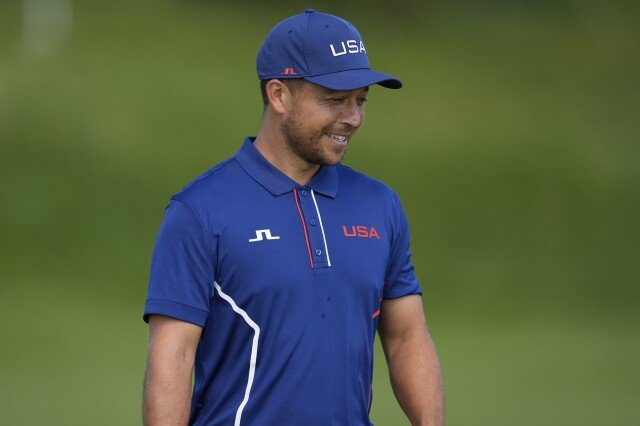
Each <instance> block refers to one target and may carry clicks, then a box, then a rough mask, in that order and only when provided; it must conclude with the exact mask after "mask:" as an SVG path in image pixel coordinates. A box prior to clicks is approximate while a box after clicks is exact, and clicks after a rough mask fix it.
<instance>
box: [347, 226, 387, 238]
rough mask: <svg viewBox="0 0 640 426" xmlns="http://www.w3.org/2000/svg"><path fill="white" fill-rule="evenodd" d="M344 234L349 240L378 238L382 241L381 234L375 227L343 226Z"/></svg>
mask: <svg viewBox="0 0 640 426" xmlns="http://www.w3.org/2000/svg"><path fill="white" fill-rule="evenodd" d="M342 233H343V234H344V236H345V237H347V238H377V239H380V234H378V231H377V230H376V228H375V227H373V226H371V227H369V226H365V225H351V226H347V225H342Z"/></svg>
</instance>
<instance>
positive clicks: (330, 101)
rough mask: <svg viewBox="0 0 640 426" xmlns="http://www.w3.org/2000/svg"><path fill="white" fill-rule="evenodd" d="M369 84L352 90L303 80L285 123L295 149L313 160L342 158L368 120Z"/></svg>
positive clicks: (287, 138) (329, 162) (324, 162)
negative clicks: (329, 87) (332, 88)
mask: <svg viewBox="0 0 640 426" xmlns="http://www.w3.org/2000/svg"><path fill="white" fill-rule="evenodd" d="M368 91H369V88H368V87H365V88H362V89H357V90H352V91H335V90H329V89H325V88H323V87H320V86H317V85H315V84H312V83H305V84H303V85H302V86H301V87H300V88H299V89H298V90H297V91H296V92H295V94H294V102H293V105H292V107H291V108H290V109H289V111H287V112H286V113H285V117H284V119H283V121H282V123H281V129H282V133H283V134H284V136H285V141H286V143H287V145H288V147H289V148H290V149H291V151H292V152H293V153H294V154H296V155H297V156H298V157H300V158H301V159H303V160H305V161H307V162H308V163H312V164H320V165H335V164H338V163H340V162H341V161H342V158H343V157H344V153H345V151H346V149H347V145H348V144H349V141H350V140H351V138H352V137H353V135H354V133H355V132H356V130H358V128H359V127H360V125H361V124H362V121H363V120H364V103H365V101H366V100H367V93H368Z"/></svg>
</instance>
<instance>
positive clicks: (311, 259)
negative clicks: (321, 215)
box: [293, 189, 313, 268]
mask: <svg viewBox="0 0 640 426" xmlns="http://www.w3.org/2000/svg"><path fill="white" fill-rule="evenodd" d="M293 199H294V200H296V207H297V208H298V213H300V220H301V221H302V229H303V230H304V240H305V242H306V243H307V252H308V253H309V263H310V264H311V268H313V256H311V245H310V244H309V233H308V232H307V225H306V224H305V223H304V216H302V209H300V202H299V201H298V191H297V190H296V189H294V190H293Z"/></svg>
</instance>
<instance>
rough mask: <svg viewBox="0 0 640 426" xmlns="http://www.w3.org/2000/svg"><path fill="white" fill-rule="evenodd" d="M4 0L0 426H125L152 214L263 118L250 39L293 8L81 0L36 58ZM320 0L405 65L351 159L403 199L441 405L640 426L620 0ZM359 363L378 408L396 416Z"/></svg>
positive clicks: (627, 24)
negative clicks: (63, 32)
mask: <svg viewBox="0 0 640 426" xmlns="http://www.w3.org/2000/svg"><path fill="white" fill-rule="evenodd" d="M5 3H6V2H5ZM5 3H3V4H2V5H1V6H0V190H1V191H2V193H3V194H4V201H3V202H2V203H0V321H1V324H2V325H1V326H0V339H1V341H2V342H3V345H2V350H1V351H0V400H1V401H3V407H2V410H0V423H1V424H56V425H57V424H60V425H75V424H87V423H90V424H96V425H101V424H104V425H108V424H109V425H110V424H136V423H139V422H140V415H139V411H140V409H139V406H140V391H141V381H142V376H143V371H144V364H145V355H146V326H145V325H144V324H143V323H142V321H141V319H140V314H141V310H142V305H143V302H144V297H145V292H146V280H147V273H148V262H149V256H150V252H151V247H152V244H153V239H154V237H155V232H156V230H157V227H158V225H159V223H160V221H161V219H162V213H163V208H164V206H165V204H166V202H167V200H168V197H169V195H170V194H172V193H174V192H176V191H178V190H179V189H180V188H181V186H182V185H183V184H185V183H186V182H188V181H189V180H190V179H191V178H192V177H193V176H195V175H196V174H198V173H200V172H201V171H203V170H205V169H207V168H208V167H210V166H211V165H212V164H215V163H217V162H219V161H221V160H223V159H225V158H227V157H228V156H230V155H232V154H233V153H234V152H235V151H236V150H237V149H238V147H239V146H240V143H241V141H242V138H243V137H244V136H245V135H247V134H255V132H256V130H257V128H258V126H259V119H260V111H261V105H260V98H259V93H258V85H257V81H256V77H255V63H254V61H255V54H256V52H257V49H258V47H259V45H260V43H261V41H262V39H263V37H264V36H265V34H266V32H267V31H268V30H269V28H271V26H272V25H273V24H274V23H276V22H277V21H279V20H281V19H282V18H284V17H286V16H289V15H291V14H294V13H297V12H298V11H299V10H301V9H303V8H305V7H307V6H308V4H306V3H304V4H303V3H302V2H292V3H291V4H295V5H296V7H293V6H291V5H290V4H286V5H285V4H281V3H273V2H246V3H243V4H238V3H237V2H216V3H213V2H205V1H202V0H201V1H182V2H179V1H168V0H166V1H163V2H157V3H151V2H136V3H128V2H116V3H114V2H109V3H94V2H76V4H74V26H73V32H72V35H71V38H70V39H69V40H68V41H67V43H66V44H65V45H64V47H63V48H62V50H60V51H59V52H57V54H56V55H54V56H51V57H46V58H33V57H29V56H27V55H26V54H25V51H24V48H23V45H22V39H21V31H22V28H21V7H20V3H18V2H9V3H6V4H5ZM312 6H313V7H315V8H316V9H317V10H321V11H330V12H332V13H335V14H338V15H343V16H344V17H345V18H347V19H350V20H352V21H353V22H355V23H356V25H357V26H358V28H359V29H360V31H361V32H362V33H363V35H364V38H365V41H366V45H367V49H368V52H369V55H370V58H371V61H372V64H373V66H374V67H375V68H379V69H381V70H383V71H386V72H389V73H391V74H394V75H397V76H398V77H400V78H401V79H402V80H403V82H404V83H405V88H404V89H403V90H400V91H397V92H395V91H393V92H392V91H385V90H382V89H379V88H374V89H373V90H372V92H371V96H370V99H369V102H368V103H367V117H368V118H367V120H366V123H365V125H364V127H363V128H362V129H361V130H360V131H359V135H358V137H357V138H356V139H355V140H354V143H353V144H352V145H351V146H350V148H349V153H348V154H347V158H346V163H347V164H349V165H351V166H353V167H355V168H357V169H360V170H362V171H364V172H366V173H368V174H369V175H371V176H374V177H377V178H379V179H381V180H384V181H386V182H387V183H389V184H390V185H392V186H393V187H394V188H395V189H396V190H398V192H399V193H400V195H401V197H402V199H403V202H404V205H405V209H406V210H407V213H408V216H409V220H410V223H411V228H412V238H413V251H414V262H415V265H416V269H417V271H418V274H419V276H420V278H421V281H422V283H423V287H424V289H425V295H424V301H425V311H426V313H427V319H428V322H429V324H430V327H431V331H432V334H433V336H434V339H435V341H436V344H437V346H438V350H439V354H440V357H441V362H442V365H443V370H444V374H445V380H446V386H447V399H448V414H449V424H451V425H468V424H470V425H489V424H490V425H501V424H504V425H514V424H517V425H529V424H531V425H534V424H536V425H541V424H545V425H547V424H548V425H556V424H562V425H603V424H615V425H627V424H628V425H631V424H636V423H637V421H638V419H639V418H640V408H638V405H637V401H638V399H639V397H640V388H639V387H638V383H639V379H640V366H638V362H637V360H638V359H639V357H640V339H639V337H638V336H639V335H640V334H639V331H640V327H639V326H640V314H639V312H640V311H639V309H638V308H639V303H638V301H639V300H640V287H639V286H638V283H639V282H640V271H639V269H640V268H639V266H638V261H637V259H638V253H640V226H639V225H638V217H640V172H639V168H638V166H637V164H636V162H637V159H638V157H639V155H638V154H640V152H639V151H640V147H639V144H638V134H640V132H639V130H640V122H639V120H638V116H640V114H639V113H640V105H639V103H640V93H639V92H640V55H639V53H640V48H639V47H640V46H639V43H640V37H639V36H640V30H639V29H638V26H637V22H638V17H639V14H638V9H639V8H638V5H637V3H635V2H606V3H605V2H595V1H594V2H589V1H584V2H576V1H562V2H550V1H544V2H526V1H520V2H499V1H494V2H463V1H455V2H430V3H425V4H423V5H421V6H416V5H412V4H411V3H409V2H406V1H404V0H402V1H399V2H394V4H393V5H389V4H387V3H383V2H380V1H375V2H366V3H365V2H362V1H355V2H350V3H349V4H348V5H346V4H342V3H337V2H328V1H325V2H316V3H314V4H312ZM376 357H377V358H376V361H377V362H376V378H375V384H374V392H375V395H374V404H373V409H372V418H373V421H374V422H375V423H376V424H380V425H397V424H405V423H406V422H404V420H402V419H403V417H402V415H401V412H400V410H399V408H398V407H397V404H396V403H395V401H394V399H393V396H392V393H391V390H390V388H389V385H388V380H387V378H386V369H385V367H384V362H383V355H382V353H381V351H380V350H379V348H378V351H377V355H376Z"/></svg>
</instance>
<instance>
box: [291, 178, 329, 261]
mask: <svg viewBox="0 0 640 426" xmlns="http://www.w3.org/2000/svg"><path fill="white" fill-rule="evenodd" d="M293 195H294V197H295V198H296V204H297V207H298V208H299V210H300V216H301V221H303V227H302V230H303V232H305V233H306V235H305V238H306V243H307V250H308V251H309V259H310V264H311V267H312V268H314V269H318V268H329V267H330V266H331V263H330V260H329V253H328V245H327V242H326V240H325V236H324V230H323V227H322V218H321V214H322V213H321V212H320V211H319V208H318V205H317V197H316V196H315V194H314V192H313V191H312V190H311V189H310V188H308V187H300V188H296V189H295V190H294V191H293Z"/></svg>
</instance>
